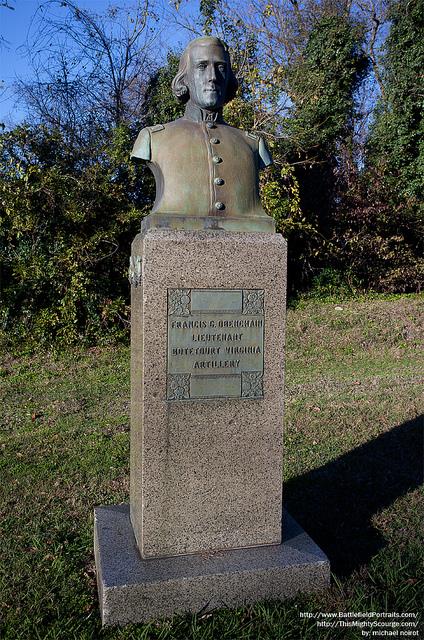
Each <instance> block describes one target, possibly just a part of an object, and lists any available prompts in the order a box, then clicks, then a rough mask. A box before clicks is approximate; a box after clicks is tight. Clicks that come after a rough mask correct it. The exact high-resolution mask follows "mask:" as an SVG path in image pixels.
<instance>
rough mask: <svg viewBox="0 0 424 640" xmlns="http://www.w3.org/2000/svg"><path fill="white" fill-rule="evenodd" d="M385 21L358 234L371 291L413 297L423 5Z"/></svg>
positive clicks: (419, 205)
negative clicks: (373, 266)
mask: <svg viewBox="0 0 424 640" xmlns="http://www.w3.org/2000/svg"><path fill="white" fill-rule="evenodd" d="M390 18H391V21H392V23H391V29H390V33H389V36H388V37H387V40H386V45H385V55H384V59H383V64H384V74H383V80H384V93H383V94H382V96H381V99H380V102H379V104H378V106H377V110H376V114H375V118H374V122H373V124H372V128H371V134H370V138H369V141H368V149H367V158H366V160H367V165H366V169H367V171H366V179H367V180H368V185H367V187H368V192H367V194H366V196H367V201H368V202H367V206H368V216H365V218H366V219H364V216H363V217H362V222H363V225H362V235H363V236H365V237H366V240H367V241H366V245H365V246H366V249H368V253H371V252H373V253H374V254H375V255H376V256H378V261H377V265H378V267H377V271H378V272H379V273H378V275H379V278H378V283H377V286H378V288H380V289H383V290H391V291H399V290H406V291H414V290H419V289H420V287H422V283H423V281H424V261H423V258H422V256H423V253H424V242H423V239H424V204H423V196H424V188H423V187H424V135H423V134H424V118H423V101H422V95H423V79H422V69H423V67H424V44H423V39H422V33H423V29H424V1H423V0H411V1H410V2H408V3H406V4H405V3H404V2H399V1H394V2H392V4H391V10H390ZM371 203H372V206H371V211H370V204H371ZM364 208H365V207H363V208H362V209H361V211H363V209H364ZM378 263H379V264H378Z"/></svg>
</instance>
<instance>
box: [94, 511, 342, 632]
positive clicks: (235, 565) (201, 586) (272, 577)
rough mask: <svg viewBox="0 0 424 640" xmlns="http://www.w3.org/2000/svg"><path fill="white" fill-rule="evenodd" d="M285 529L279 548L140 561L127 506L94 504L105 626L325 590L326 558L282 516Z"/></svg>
mask: <svg viewBox="0 0 424 640" xmlns="http://www.w3.org/2000/svg"><path fill="white" fill-rule="evenodd" d="M283 531H284V539H283V543H282V544H279V545H271V546H260V547H254V548H250V549H235V550H230V551H220V552H215V553H209V554H208V553H204V554H194V555H186V556H176V557H173V558H156V559H148V560H145V559H143V558H141V556H140V553H139V550H138V548H137V543H136V541H135V537H134V534H133V530H132V526H131V523H130V519H129V507H128V506H127V505H119V506H111V507H98V508H97V509H96V510H95V523H94V540H95V555H96V567H97V582H98V588H99V600H100V607H101V615H102V621H103V625H104V626H111V625H124V624H128V623H137V622H147V621H149V620H153V619H158V618H163V617H171V616H172V615H173V614H175V613H184V612H192V613H196V612H199V611H203V612H206V611H210V610H212V609H215V608H218V607H237V606H242V605H244V604H251V603H254V602H257V601H258V600H272V599H284V598H287V597H292V596H294V595H296V593H297V592H313V591H318V590H320V589H324V588H326V587H327V586H328V584H329V581H330V565H329V562H328V559H327V558H326V556H325V555H324V553H323V552H322V551H321V550H320V549H319V547H317V545H316V544H315V543H314V542H313V541H312V540H311V539H310V538H309V536H308V535H307V534H306V533H305V532H304V531H303V530H302V529H301V528H300V527H299V525H298V524H297V523H296V522H295V521H294V520H293V519H292V518H291V517H290V516H289V515H288V514H285V517H284V523H283Z"/></svg>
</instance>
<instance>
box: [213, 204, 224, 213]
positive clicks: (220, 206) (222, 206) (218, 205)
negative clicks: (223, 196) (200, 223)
mask: <svg viewBox="0 0 424 640" xmlns="http://www.w3.org/2000/svg"><path fill="white" fill-rule="evenodd" d="M215 209H218V211H222V209H225V204H224V203H223V202H215Z"/></svg>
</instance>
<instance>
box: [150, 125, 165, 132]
mask: <svg viewBox="0 0 424 640" xmlns="http://www.w3.org/2000/svg"><path fill="white" fill-rule="evenodd" d="M148 129H150V131H152V132H153V131H162V129H165V125H164V124H155V125H154V126H153V127H148Z"/></svg>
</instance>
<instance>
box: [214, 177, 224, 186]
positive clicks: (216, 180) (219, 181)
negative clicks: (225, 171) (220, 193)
mask: <svg viewBox="0 0 424 640" xmlns="http://www.w3.org/2000/svg"><path fill="white" fill-rule="evenodd" d="M224 182H225V180H224V178H214V183H215V184H219V186H221V185H223V184H224Z"/></svg>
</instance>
